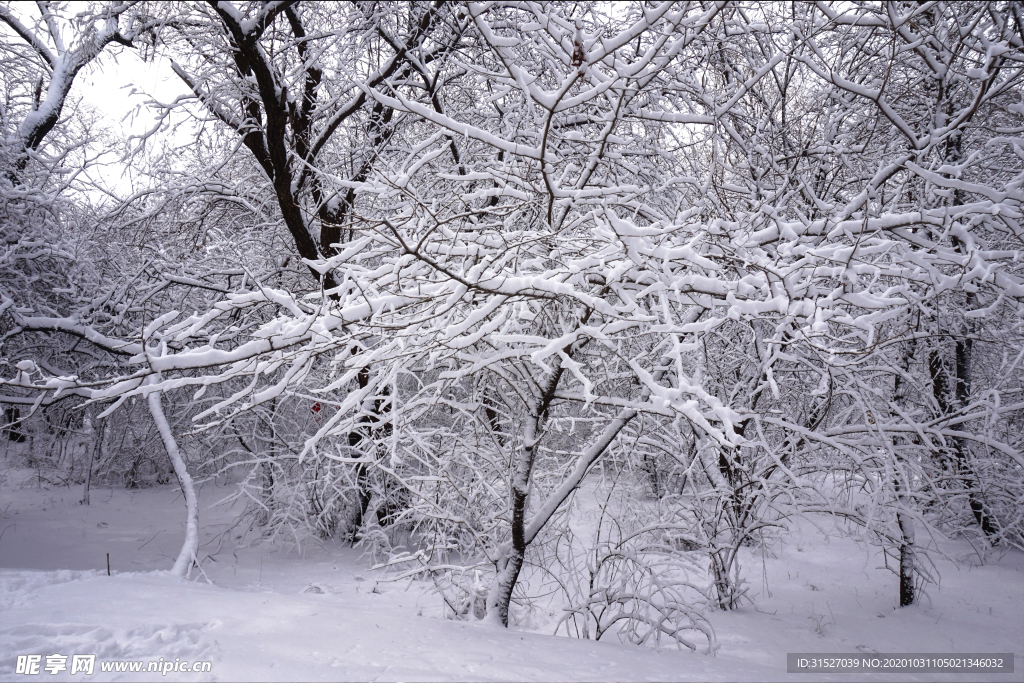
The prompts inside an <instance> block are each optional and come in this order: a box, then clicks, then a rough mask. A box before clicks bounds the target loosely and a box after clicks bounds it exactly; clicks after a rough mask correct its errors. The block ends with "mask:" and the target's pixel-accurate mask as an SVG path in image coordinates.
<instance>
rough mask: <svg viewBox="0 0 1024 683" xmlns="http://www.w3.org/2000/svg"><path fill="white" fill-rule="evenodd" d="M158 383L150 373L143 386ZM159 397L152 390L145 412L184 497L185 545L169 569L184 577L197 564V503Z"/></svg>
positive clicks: (160, 394)
mask: <svg viewBox="0 0 1024 683" xmlns="http://www.w3.org/2000/svg"><path fill="white" fill-rule="evenodd" d="M159 380H160V376H159V374H153V375H151V376H150V378H149V379H148V380H147V383H149V384H155V383H156V382H158V381H159ZM162 396H163V394H162V393H161V392H160V391H152V392H150V394H149V396H148V397H147V398H148V401H149V412H150V414H152V416H153V421H154V422H155V423H156V428H157V431H158V432H160V438H161V439H162V440H163V442H164V448H165V449H167V457H168V458H170V460H171V465H172V466H173V467H174V474H175V476H177V478H178V484H179V485H180V486H181V492H182V494H183V495H184V496H185V542H184V543H182V546H181V552H179V553H178V559H176V560H175V561H174V567H173V568H171V573H173V574H174V575H176V576H179V577H181V578H185V577H186V576H187V575H188V570H189V568H190V567H191V566H192V565H193V564H198V559H197V554H198V552H199V504H198V501H197V499H196V489H195V485H194V484H193V483H192V476H191V475H190V474H189V473H188V469H187V468H186V467H185V460H184V459H183V458H182V457H181V451H179V450H178V442H177V441H176V440H175V438H174V434H173V433H172V432H171V426H170V424H168V422H167V417H166V416H165V415H164V408H163V401H162Z"/></svg>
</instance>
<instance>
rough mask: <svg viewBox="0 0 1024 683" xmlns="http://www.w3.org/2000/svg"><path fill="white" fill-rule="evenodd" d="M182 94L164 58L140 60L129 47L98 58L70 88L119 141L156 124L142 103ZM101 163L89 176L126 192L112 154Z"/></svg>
mask: <svg viewBox="0 0 1024 683" xmlns="http://www.w3.org/2000/svg"><path fill="white" fill-rule="evenodd" d="M187 94H189V92H188V88H187V87H186V86H185V84H184V83H182V82H181V80H180V79H179V78H178V77H177V76H176V75H175V74H174V72H173V71H171V67H170V62H169V60H167V59H166V58H162V57H161V58H157V59H155V60H153V61H150V62H144V61H142V59H141V58H140V56H139V53H138V51H137V50H134V49H129V48H122V49H118V50H117V51H116V53H115V52H114V51H111V53H110V54H104V55H102V56H101V57H100V59H99V60H98V61H97V62H94V63H92V64H90V65H89V66H88V67H86V68H85V69H83V70H82V71H81V72H80V73H79V74H78V77H77V78H76V79H75V84H74V86H73V88H72V95H73V96H80V97H81V98H82V100H83V102H84V103H85V104H86V105H88V106H90V107H92V108H94V109H95V110H96V111H97V112H98V113H100V114H101V115H102V119H103V123H104V125H105V126H106V127H108V128H109V129H110V130H111V132H112V133H113V134H114V135H116V136H118V137H120V138H121V139H127V138H128V137H129V136H134V135H141V134H143V133H145V132H146V131H148V130H150V129H151V128H153V126H154V125H156V121H157V118H156V115H155V113H154V112H153V111H152V110H150V109H149V108H148V107H146V106H145V105H146V103H147V102H150V101H152V100H157V101H159V102H164V103H169V102H172V101H174V99H175V98H177V97H179V96H181V95H187ZM162 134H165V133H162ZM106 161H107V162H108V163H107V164H104V165H101V166H97V167H95V168H94V169H93V171H92V172H91V173H89V177H90V178H92V179H94V180H95V181H97V182H99V183H101V184H102V185H104V186H106V187H109V188H112V189H113V188H116V189H117V190H118V191H119V192H127V191H128V189H129V187H130V183H129V181H128V178H127V177H126V176H125V175H124V174H125V172H126V170H127V169H126V168H125V166H124V165H123V164H121V163H120V162H119V160H116V159H115V158H113V157H112V156H110V157H108V158H107V159H106Z"/></svg>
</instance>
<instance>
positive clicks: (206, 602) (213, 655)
mask: <svg viewBox="0 0 1024 683" xmlns="http://www.w3.org/2000/svg"><path fill="white" fill-rule="evenodd" d="M16 474H21V475H22V476H14V475H16ZM24 474H25V473H14V472H11V471H8V472H7V473H6V475H7V476H4V477H0V514H2V516H0V680H3V681H30V680H55V681H56V680H68V679H70V680H97V681H98V680H182V681H196V680H235V681H249V680H252V681H257V680H409V679H412V680H424V681H426V680H442V681H443V680H553V681H557V680H737V681H738V680H763V681H768V680H799V681H810V680H822V679H824V680H865V677H864V676H853V675H849V676H842V675H837V676H832V677H831V678H829V677H825V676H822V675H821V674H787V673H786V653H787V652H821V653H826V652H848V653H856V652H906V653H910V652H940V653H941V652H948V653H953V652H959V653H966V652H1015V653H1016V661H1015V672H1016V673H1014V674H1009V675H993V674H983V675H971V674H962V673H961V674H952V675H940V674H915V675H902V676H897V675H889V674H886V675H878V674H876V675H873V676H871V677H870V679H871V680H883V679H884V680H984V681H991V680H1012V681H1021V680H1024V662H1022V660H1021V655H1022V654H1024V617H1022V616H1021V615H1022V614H1024V556H1022V554H1021V553H1019V552H1015V551H1014V552H1008V553H1006V554H1005V555H1003V556H1002V557H997V558H989V561H988V562H987V563H985V564H981V563H980V562H979V559H980V558H979V557H978V556H977V555H976V554H974V553H973V551H972V550H971V547H970V545H969V544H967V543H966V542H964V541H956V542H948V543H946V544H945V545H944V546H943V547H944V550H945V551H946V553H947V554H948V555H949V556H950V557H951V558H955V559H957V560H958V561H956V562H954V561H953V559H939V560H938V561H937V568H938V570H939V571H940V572H941V577H942V581H941V586H940V587H939V588H937V589H936V588H934V587H932V588H931V589H930V591H929V592H928V595H927V596H926V597H925V598H924V599H923V600H922V602H921V604H920V605H916V606H914V607H910V608H903V609H895V608H894V604H895V601H896V586H895V582H896V579H895V576H894V575H893V574H892V573H890V572H889V571H887V570H885V569H884V568H880V567H879V565H880V564H881V561H880V558H879V557H878V556H877V555H875V554H873V553H872V552H870V551H867V550H866V549H865V547H864V546H862V545H861V544H860V543H858V542H857V541H856V539H853V538H849V537H843V536H841V535H832V536H831V537H830V538H828V539H826V538H824V537H823V536H822V535H821V534H820V532H818V531H815V530H813V529H812V528H810V527H808V528H806V529H804V530H803V531H798V532H794V533H792V534H790V535H787V536H786V537H784V538H782V539H780V541H779V542H778V543H777V544H776V545H775V546H774V547H772V549H771V551H770V552H764V553H762V552H761V551H760V550H758V549H754V550H752V551H751V554H749V555H748V556H747V557H746V558H745V565H744V573H745V576H746V577H747V578H748V580H749V581H750V582H751V584H752V585H751V590H750V595H751V596H752V597H753V599H754V605H747V606H745V607H744V608H743V609H740V610H738V611H735V612H730V613H722V612H716V613H712V614H710V618H711V621H712V624H713V625H714V627H715V630H716V633H717V636H718V641H719V643H720V644H721V649H720V650H719V652H718V654H717V656H716V657H705V656H701V655H695V654H690V653H688V652H677V651H674V650H667V649H664V650H661V651H656V650H654V649H651V648H639V647H633V646H626V645H620V644H618V643H609V642H604V641H601V642H592V641H582V640H576V639H571V638H567V637H561V636H560V637H555V636H552V635H550V632H547V633H538V632H530V631H526V630H522V629H517V628H511V629H508V630H507V631H506V630H502V629H496V628H493V627H490V626H487V625H484V624H481V623H469V622H461V621H451V620H445V619H443V618H442V614H443V612H442V603H441V600H440V598H439V597H438V596H437V595H435V594H434V593H432V591H431V588H432V584H426V583H423V582H410V581H402V582H389V581H387V580H386V577H385V576H384V575H383V574H381V573H379V572H375V571H373V570H371V569H370V568H369V566H370V563H369V561H368V560H366V559H364V558H362V557H361V553H360V551H359V550H358V549H352V548H349V547H347V546H345V545H344V544H328V545H317V544H307V545H306V546H305V547H304V550H303V552H302V553H299V552H297V551H296V550H295V549H294V547H292V548H289V547H287V546H286V544H284V543H280V542H279V543H276V544H273V545H269V546H267V545H255V546H251V547H248V548H242V549H239V548H238V545H239V542H240V540H242V541H243V542H244V541H245V540H246V539H239V535H240V529H239V528H237V527H234V528H233V527H232V526H231V521H232V519H233V511H232V510H230V509H227V508H224V507H220V508H216V507H212V505H213V503H215V502H216V501H218V500H220V499H221V498H223V497H224V496H226V495H228V494H229V493H230V491H231V489H229V488H227V487H223V486H220V487H218V486H214V485H213V484H207V485H206V486H205V487H204V489H203V490H202V493H201V498H200V501H201V505H202V514H201V521H202V523H203V543H204V546H203V547H202V555H203V556H204V557H205V556H209V560H207V561H205V562H204V569H205V572H206V577H205V578H204V577H200V578H199V580H193V581H191V582H181V581H178V580H176V579H174V578H173V577H171V576H170V575H169V574H167V573H165V572H164V570H166V569H168V568H169V567H170V566H171V565H172V564H173V561H174V557H175V556H176V554H177V551H178V549H179V547H180V543H181V539H182V535H183V526H184V525H183V517H184V514H183V507H184V506H183V503H182V501H181V498H180V496H179V495H178V493H177V491H176V490H174V489H172V488H169V487H168V488H152V489H143V490H137V491H127V490H118V489H114V490H111V489H99V490H94V491H93V494H92V504H91V505H90V506H88V507H86V506H82V505H80V504H79V503H78V500H79V499H80V497H81V491H80V488H79V487H75V488H72V489H67V488H45V487H37V486H35V485H33V484H32V482H31V479H30V478H26V477H25V476H24ZM14 482H20V483H19V484H18V485H15V483H14ZM218 548H219V550H218ZM107 553H109V554H110V563H111V569H112V575H111V576H109V577H108V576H107V571H106V555H107ZM207 579H208V580H209V583H208V582H207ZM29 654H39V655H44V659H43V660H42V664H43V665H44V666H45V663H46V662H45V655H51V654H62V655H67V656H70V655H73V654H96V655H97V664H96V670H95V673H94V674H93V675H91V676H90V675H85V674H82V673H76V674H74V675H71V674H70V668H71V666H70V664H71V660H70V658H69V660H68V663H67V666H68V670H65V671H62V672H58V673H56V674H49V673H47V672H46V671H44V670H41V672H40V673H38V674H35V675H24V674H18V673H16V661H17V656H18V655H29ZM161 658H162V659H163V660H164V661H166V662H173V661H175V660H176V659H177V660H180V661H188V662H194V661H209V662H211V667H210V672H208V673H181V672H177V673H175V672H170V673H168V674H167V675H161V674H159V673H129V672H122V673H103V672H101V671H100V670H99V668H100V664H99V663H100V662H114V661H134V660H138V661H145V662H148V661H159V660H160V659H161Z"/></svg>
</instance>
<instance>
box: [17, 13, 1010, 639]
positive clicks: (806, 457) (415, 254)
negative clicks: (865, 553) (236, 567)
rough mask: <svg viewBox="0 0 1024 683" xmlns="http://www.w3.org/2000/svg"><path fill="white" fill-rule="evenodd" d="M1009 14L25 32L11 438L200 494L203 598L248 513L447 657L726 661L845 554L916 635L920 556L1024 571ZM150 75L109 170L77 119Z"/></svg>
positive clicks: (247, 22) (164, 17)
mask: <svg viewBox="0 0 1024 683" xmlns="http://www.w3.org/2000/svg"><path fill="white" fill-rule="evenodd" d="M1022 11H1024V10H1022V9H1021V6H1020V5H1019V4H1018V3H1012V2H979V3H946V2H928V3H920V4H918V3H902V2H892V3H829V2H818V3H813V4H812V3H761V2H714V3H708V2H703V3H700V2H682V3H674V2H667V3H564V2H554V3H530V2H496V3H479V4H477V3H467V4H457V3H442V2H435V3H426V2H414V3H380V2H374V3H348V4H344V5H338V4H331V3H316V2H261V3H229V2H212V3H207V4H203V3H147V2H131V3H116V2H111V3H100V2H97V3H90V4H88V5H79V4H63V3H46V2H40V3H35V4H30V3H7V4H4V5H2V6H0V26H2V33H0V35H2V38H0V64H2V69H0V82H2V85H3V100H2V109H0V118H2V121H0V126H2V129H3V136H2V141H0V167H2V169H0V207H2V208H0V221H2V223H0V344H2V346H0V402H2V403H3V405H4V417H5V419H4V421H3V428H4V430H5V434H6V436H5V439H6V440H7V441H8V442H9V443H10V444H19V446H18V447H17V448H15V449H14V451H13V452H15V453H16V454H17V455H18V457H19V458H21V459H22V460H23V461H24V462H23V463H21V464H23V465H27V466H30V467H32V468H34V469H36V470H38V471H39V476H40V477H45V478H47V479H48V480H49V481H51V482H54V483H67V484H72V483H74V484H76V485H82V486H83V491H84V493H83V499H84V500H85V501H86V502H87V501H88V495H89V494H88V492H89V489H90V487H91V486H96V485H99V484H100V483H103V484H105V485H116V486H127V487H137V486H148V485H153V484H167V483H171V482H176V483H177V484H178V485H179V486H180V487H181V489H182V491H183V493H184V500H185V503H186V504H185V507H186V509H185V510H184V511H183V513H184V514H185V516H186V518H187V520H188V524H187V528H188V531H187V533H186V539H185V542H184V544H183V547H182V549H181V553H180V555H179V556H178V558H177V561H176V562H175V563H174V569H173V570H174V571H175V572H177V573H178V574H179V575H181V576H183V577H184V576H186V575H188V574H189V573H190V572H191V571H193V569H192V568H193V567H194V566H196V565H197V564H198V565H201V563H202V560H203V558H202V557H201V555H200V554H199V552H198V548H197V538H198V532H197V530H198V525H199V524H201V520H200V519H199V514H198V509H197V505H196V499H195V495H194V485H195V484H194V482H196V481H199V480H202V479H204V478H208V477H213V476H217V475H223V474H229V475H231V476H234V477H235V478H236V479H237V480H238V481H239V488H238V492H237V495H238V496H239V497H243V498H245V499H246V500H247V501H248V506H247V512H246V513H245V519H244V523H245V524H247V525H251V526H252V527H254V528H258V529H260V530H261V533H263V534H264V535H265V536H266V537H267V538H280V537H284V538H287V539H292V540H293V541H294V542H297V543H301V542H302V540H303V539H304V538H310V537H318V538H343V539H348V540H351V541H352V542H357V543H360V544H362V546H363V547H365V548H366V549H367V550H368V551H369V552H371V553H372V554H373V555H374V557H376V558H378V561H379V562H380V563H381V564H384V565H387V566H388V567H389V569H390V570H391V571H393V572H395V573H397V574H399V575H403V576H410V577H412V576H416V577H421V578H429V579H432V580H433V581H434V583H435V584H436V586H437V588H438V590H439V591H440V592H441V593H442V594H443V596H444V598H445V600H446V602H447V605H448V607H449V608H450V612H451V614H452V616H455V617H461V618H472V619H484V618H486V619H489V620H493V621H496V622H499V623H501V624H506V625H507V624H508V623H509V620H510V615H511V616H512V618H513V619H514V617H515V612H516V610H517V609H522V608H524V606H528V602H529V600H530V595H529V594H527V593H526V592H525V591H523V590H522V589H521V586H522V585H523V583H524V582H526V581H530V580H534V579H535V580H537V581H540V582H543V583H545V585H547V586H550V588H551V590H552V591H553V592H554V593H556V594H557V595H558V596H559V597H560V599H561V601H562V603H563V605H564V609H565V617H564V620H563V627H564V632H565V633H566V634H568V635H573V636H576V637H584V638H600V637H601V636H602V635H603V634H605V633H606V632H608V633H613V632H614V633H616V634H617V635H619V637H623V638H625V639H627V640H629V641H631V642H636V643H646V642H655V641H661V642H675V643H678V644H680V645H682V646H684V647H687V648H690V649H695V650H700V651H708V652H710V651H713V650H714V647H715V637H714V631H713V629H712V628H711V625H710V623H709V614H710V613H711V612H712V611H714V610H722V609H724V610H728V609H733V608H735V607H736V606H738V605H739V604H740V602H741V601H743V600H744V592H745V584H746V582H745V579H746V577H745V576H744V574H743V572H742V569H741V567H740V565H739V563H738V562H737V557H738V553H739V552H740V549H741V548H743V547H745V546H747V547H750V546H757V545H759V544H766V543H770V542H771V539H772V538H774V537H776V536H778V535H779V534H783V533H785V532H786V530H787V528H789V527H790V526H791V525H792V524H794V523H796V521H798V520H812V521H813V520H815V519H818V518H821V517H823V516H825V517H832V518H834V519H838V520H842V522H843V523H844V524H847V525H849V526H850V527H851V528H856V529H859V530H861V531H862V532H863V533H865V534H866V535H867V536H868V537H870V538H871V539H872V542H873V543H874V544H875V547H876V548H878V549H881V550H882V551H884V553H885V554H886V556H887V558H888V559H889V561H890V562H891V566H892V568H893V571H894V581H893V587H892V590H893V593H894V596H898V602H899V604H901V605H910V604H912V603H914V601H915V599H916V598H917V597H918V596H919V594H920V591H921V588H922V586H924V585H926V584H927V583H929V582H934V581H935V580H936V577H935V576H934V573H933V572H932V571H931V564H930V561H929V553H934V552H937V546H936V539H940V538H946V537H952V536H960V537H964V538H968V539H970V540H971V542H972V543H974V544H975V545H976V546H977V547H978V548H979V549H981V552H983V553H984V552H986V550H985V549H987V548H996V549H1002V548H1018V549H1024V536H1022V530H1024V518H1022V515H1024V450H1022V449H1024V426H1022V420H1024V385H1022V382H1024V369H1022V363H1024V338H1022V332H1024V325H1022V322H1024V316H1022V315H1021V314H1022V298H1024V263H1022V262H1021V256H1022V253H1024V245H1022V239H1024V226H1022V224H1021V219H1022V208H1024V207H1022V200H1024V188H1022V182H1024V136H1022V133H1024V89H1022V83H1024V79H1022V74H1024V17H1022V16H1021V13H1022ZM128 50H132V51H135V52H136V53H138V54H140V55H142V56H143V58H144V59H146V60H148V61H152V62H153V63H154V64H157V63H160V64H168V65H169V68H170V69H172V70H173V72H174V74H176V76H177V78H179V79H180V80H181V81H182V83H184V84H185V85H186V86H187V88H188V90H189V92H190V93H191V95H190V96H186V97H180V98H178V99H176V100H175V101H172V102H158V101H155V100H153V101H150V102H149V103H148V104H147V108H148V111H150V112H152V115H153V116H154V117H155V118H154V124H153V127H152V128H151V130H150V131H149V132H148V133H147V134H145V135H142V136H139V137H135V138H132V139H122V138H119V137H117V136H116V135H113V134H112V129H111V128H109V127H105V126H104V122H103V119H102V112H97V111H92V110H90V109H89V108H88V107H86V106H83V105H82V104H81V102H80V100H79V99H78V96H77V95H76V93H75V89H74V87H73V86H74V84H75V81H76V77H80V76H81V74H82V73H83V72H85V71H86V70H88V69H90V68H94V67H95V66H97V65H99V64H104V65H105V68H108V69H110V68H116V64H117V60H118V57H119V55H122V54H123V53H124V52H125V51H128ZM182 131H185V132H184V133H183V132H182ZM111 155H113V158H114V159H116V162H115V163H116V164H118V165H119V166H121V167H123V168H124V169H125V172H124V178H125V180H124V181H123V182H122V184H121V185H119V189H118V190H117V191H112V190H110V189H109V188H106V189H103V188H101V187H99V186H98V185H97V184H96V183H94V182H93V181H92V178H94V177H95V176H94V175H92V174H91V172H90V169H91V168H92V167H93V166H94V165H99V164H109V163H111V162H110V158H111ZM584 518H585V519H587V520H588V522H587V523H586V524H581V523H579V520H581V519H584Z"/></svg>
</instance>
